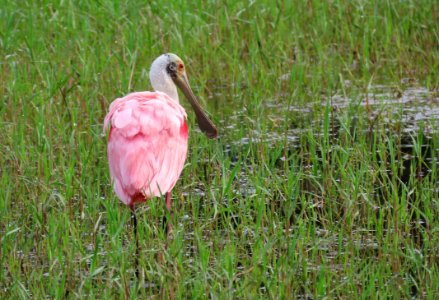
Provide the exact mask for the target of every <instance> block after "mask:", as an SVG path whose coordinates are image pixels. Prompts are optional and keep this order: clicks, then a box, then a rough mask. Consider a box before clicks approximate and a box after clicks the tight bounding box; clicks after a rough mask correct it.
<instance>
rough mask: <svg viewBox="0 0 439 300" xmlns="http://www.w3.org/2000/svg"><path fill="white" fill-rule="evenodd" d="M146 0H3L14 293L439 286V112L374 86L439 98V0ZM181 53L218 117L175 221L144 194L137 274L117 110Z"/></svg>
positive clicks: (1, 207) (359, 290)
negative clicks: (114, 161) (123, 195)
mask: <svg viewBox="0 0 439 300" xmlns="http://www.w3.org/2000/svg"><path fill="white" fill-rule="evenodd" d="M134 2H135V1H107V0H102V1H60V2H59V1H54V2H53V3H51V2H50V1H6V0H1V1H0V57H1V59H0V89H1V104H0V220H1V224H0V236H1V248H0V251H1V252H0V254H1V255H0V257H1V266H2V268H1V271H0V298H2V299H21V298H23V299H27V298H30V299H46V298H50V299H52V298H57V299H63V298H99V299H109V298H123V297H129V298H131V299H135V298H140V299H142V298H148V297H162V298H167V297H168V296H169V295H171V294H173V295H174V296H175V297H176V298H213V299H217V298H218V299H223V298H230V299H232V298H233V299H235V298H246V299H254V298H279V299H283V298H297V297H302V298H324V297H328V298H348V299H354V298H364V299H369V298H373V299H374V298H411V297H414V298H427V299H435V298H437V297H439V260H438V253H439V229H438V228H439V227H438V226H439V217H438V216H439V200H438V198H439V196H438V193H439V191H438V182H439V176H438V173H439V172H438V156H439V155H438V150H437V149H439V134H438V128H437V126H438V122H437V115H436V116H435V115H434V114H433V118H429V119H425V120H421V121H419V122H417V123H416V124H415V126H412V128H414V129H413V130H410V132H408V133H407V130H405V129H407V127H408V125H407V123H406V122H405V119H404V113H405V112H404V111H401V110H398V109H394V107H395V105H393V104H392V105H390V106H389V105H386V103H385V100H386V99H385V97H382V96H377V97H378V101H381V102H382V104H381V105H374V106H372V107H370V106H365V105H363V104H364V103H365V100H366V99H365V98H366V97H365V96H364V95H365V93H368V92H369V93H373V92H371V88H372V87H374V86H376V85H385V86H387V87H391V88H390V90H391V91H392V95H398V94H400V93H404V91H406V90H407V89H408V88H410V87H412V86H417V87H425V88H426V89H427V90H428V91H429V96H428V97H427V98H428V99H427V100H425V99H424V100H425V102H422V105H421V106H423V108H424V109H427V110H432V111H434V110H436V111H437V109H438V108H437V103H438V101H437V100H438V84H439V82H438V78H439V74H438V70H439V64H438V62H439V51H438V40H439V36H438V24H439V23H438V22H437V20H438V13H439V7H438V5H437V2H435V1H427V0H424V1H423V0H420V1H390V0H389V1H360V0H358V1H338V0H335V1H321V2H320V1H294V3H291V4H289V2H293V1H279V2H278V3H274V2H273V1H255V2H246V1H236V2H235V1H169V2H168V3H165V4H163V3H162V2H163V1H157V2H153V3H152V4H150V5H145V4H141V3H140V1H139V2H138V3H134ZM164 52H174V53H177V54H178V55H179V56H181V57H182V58H183V59H184V60H185V62H186V65H187V68H188V75H189V79H190V81H191V83H192V86H193V88H194V90H195V91H196V94H197V95H198V96H199V97H200V99H201V100H202V102H204V106H206V108H207V109H208V111H209V112H210V113H211V115H212V118H213V120H214V121H215V122H216V123H217V124H218V125H219V128H220V130H221V136H220V138H219V139H218V140H207V139H206V138H205V137H204V136H203V135H201V134H200V133H199V132H198V131H197V130H196V129H195V127H196V126H195V122H194V115H193V114H192V112H190V111H189V109H188V113H189V124H190V128H191V132H190V152H189V155H188V159H187V165H186V167H185V169H184V171H183V174H182V177H181V179H180V181H179V182H178V184H177V185H176V187H175V189H174V191H173V204H172V205H173V207H172V208H173V215H172V218H171V220H172V223H173V224H174V238H173V239H172V240H167V239H166V235H165V233H164V230H163V226H162V218H163V216H164V214H165V211H166V210H165V205H164V201H163V199H162V200H159V199H154V200H153V201H150V202H148V203H147V204H146V205H142V206H139V207H138V210H137V215H138V218H139V236H140V246H141V254H140V258H139V260H140V266H141V276H140V279H139V280H137V279H136V278H135V275H134V253H135V240H134V238H133V233H132V228H131V226H130V212H129V209H127V208H125V207H124V206H123V205H122V204H120V202H119V200H118V199H117V197H116V196H115V195H114V193H113V191H112V188H111V184H110V178H109V174H108V167H107V160H106V137H105V136H104V135H103V134H102V122H103V118H104V116H105V114H106V112H107V109H108V106H109V104H110V102H111V101H112V100H113V99H115V98H117V97H119V96H121V95H124V94H126V93H128V92H130V91H138V90H148V89H150V84H149V80H148V70H149V66H150V63H151V62H152V60H153V59H154V58H155V57H157V56H158V55H159V54H161V53H164ZM334 95H338V96H341V97H344V98H346V99H349V101H347V103H346V105H343V106H339V107H337V105H331V103H330V102H329V101H328V99H329V98H330V97H331V96H334ZM417 101H418V99H416V98H415V99H413V102H414V105H413V107H414V109H415V110H416V109H420V108H419V107H418V106H416V105H415V104H416V102H417ZM182 104H183V105H184V106H185V107H188V106H187V103H186V102H183V103H182ZM397 107H399V106H397ZM288 108H290V109H288ZM389 109H390V110H389ZM435 118H436V119H435ZM293 135H294V136H293ZM407 143H409V144H411V146H410V148H409V149H410V151H409V152H410V153H408V152H407V147H406V146H405V145H406V144H407ZM160 257H162V258H160Z"/></svg>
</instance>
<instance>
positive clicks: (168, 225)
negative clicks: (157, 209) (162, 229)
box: [165, 192, 172, 239]
mask: <svg viewBox="0 0 439 300" xmlns="http://www.w3.org/2000/svg"><path fill="white" fill-rule="evenodd" d="M165 197H166V208H167V212H166V216H168V215H169V216H170V215H171V192H167V193H166V196H165ZM171 234H172V223H171V222H170V220H169V219H168V217H166V238H167V239H169V236H170V235H171Z"/></svg>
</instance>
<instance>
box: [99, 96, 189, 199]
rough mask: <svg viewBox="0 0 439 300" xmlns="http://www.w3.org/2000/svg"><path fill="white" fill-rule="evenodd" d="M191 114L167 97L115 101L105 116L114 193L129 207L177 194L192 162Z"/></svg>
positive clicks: (126, 98)
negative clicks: (188, 159)
mask: <svg viewBox="0 0 439 300" xmlns="http://www.w3.org/2000/svg"><path fill="white" fill-rule="evenodd" d="M186 117H187V116H186V112H185V110H184V109H183V107H181V105H180V104H178V103H177V102H175V101H174V100H172V99H171V98H170V97H169V96H168V95H166V94H165V93H161V92H137V93H131V94H129V95H126V96H125V97H123V98H118V99H116V100H114V101H113V102H112V103H111V105H110V111H109V113H108V114H107V116H106V117H105V121H104V130H105V131H107V130H110V134H109V140H108V160H109V166H110V175H111V178H112V180H113V185H114V190H115V192H116V194H117V196H118V197H119V199H120V200H121V201H122V202H123V203H125V204H126V205H129V206H133V205H134V204H135V203H136V202H142V201H146V199H149V198H151V197H153V196H161V195H164V194H165V193H167V192H169V191H171V190H172V188H173V187H174V185H175V183H176V182H177V180H178V178H179V177H180V174H181V171H182V170H183V166H184V162H185V160H186V154H187V146H188V131H187V126H186Z"/></svg>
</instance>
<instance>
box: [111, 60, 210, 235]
mask: <svg viewBox="0 0 439 300" xmlns="http://www.w3.org/2000/svg"><path fill="white" fill-rule="evenodd" d="M149 76H150V80H151V84H152V87H153V88H154V90H155V92H136V93H131V94H128V95H126V96H125V97H123V98H118V99H116V100H114V101H113V103H111V105H110V111H109V113H108V114H107V116H106V117H105V121H104V130H110V133H109V137H108V162H109V167H110V175H111V179H112V181H113V185H114V191H115V192H116V195H117V196H118V197H119V199H120V201H122V202H123V203H124V204H126V205H127V206H129V207H130V208H131V211H132V217H133V221H134V230H135V232H137V229H136V226H137V220H136V216H135V213H134V205H135V204H136V203H139V202H145V201H146V200H147V199H150V198H152V197H154V196H156V197H160V196H162V195H166V207H167V209H168V210H170V208H171V191H172V188H173V187H174V186H175V183H176V182H177V180H178V178H179V177H180V174H181V171H182V170H183V166H184V162H185V160H186V153H187V147H188V129H187V125H186V112H185V110H184V108H183V107H182V106H181V105H180V104H179V99H178V93H177V87H179V88H180V89H181V91H182V92H183V94H184V95H185V96H186V98H187V99H188V101H189V102H190V104H191V106H192V108H193V109H194V111H195V115H196V117H197V122H198V125H199V127H200V129H201V130H202V131H203V132H204V133H205V134H206V135H207V136H208V137H209V138H214V137H216V136H217V129H216V127H215V126H214V125H213V123H212V121H211V120H210V119H209V118H208V117H207V115H206V114H205V113H204V111H203V110H202V108H201V106H200V104H199V103H198V101H197V99H196V97H195V96H194V93H193V92H192V89H191V88H190V85H189V82H188V79H187V76H186V71H185V66H184V63H183V61H182V60H181V59H180V58H179V57H178V56H177V55H175V54H171V53H168V54H163V55H161V56H159V57H158V58H157V59H156V60H155V61H154V62H153V63H152V65H151V70H150V73H149ZM135 234H136V233H135ZM136 235H137V234H136Z"/></svg>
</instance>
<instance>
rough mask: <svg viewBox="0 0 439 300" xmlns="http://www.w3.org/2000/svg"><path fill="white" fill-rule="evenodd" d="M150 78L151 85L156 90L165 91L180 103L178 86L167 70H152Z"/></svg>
mask: <svg viewBox="0 0 439 300" xmlns="http://www.w3.org/2000/svg"><path fill="white" fill-rule="evenodd" d="M150 80H151V85H152V87H153V88H154V90H155V91H156V92H162V93H165V94H166V95H168V96H169V97H171V98H172V99H173V100H174V101H175V102H177V103H179V99H178V92H177V87H176V86H175V84H174V82H173V81H172V79H171V77H170V76H169V75H168V74H167V73H166V71H162V72H152V73H151V74H150Z"/></svg>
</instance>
